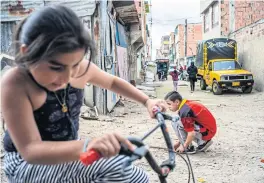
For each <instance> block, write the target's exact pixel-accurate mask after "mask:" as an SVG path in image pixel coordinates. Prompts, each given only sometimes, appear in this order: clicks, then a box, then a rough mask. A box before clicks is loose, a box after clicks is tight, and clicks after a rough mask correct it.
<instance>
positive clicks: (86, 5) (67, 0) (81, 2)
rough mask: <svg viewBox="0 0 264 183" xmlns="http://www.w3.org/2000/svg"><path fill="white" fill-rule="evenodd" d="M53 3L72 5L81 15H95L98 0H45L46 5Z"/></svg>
mask: <svg viewBox="0 0 264 183" xmlns="http://www.w3.org/2000/svg"><path fill="white" fill-rule="evenodd" d="M53 4H63V5H65V6H68V7H70V8H71V9H72V10H73V11H74V12H75V13H76V14H77V15H78V16H79V17H82V16H91V15H93V13H94V11H95V8H96V2H95V0H55V1H54V0H53V1H52V0H50V1H45V6H49V5H53Z"/></svg>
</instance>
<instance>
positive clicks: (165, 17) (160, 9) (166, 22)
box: [148, 0, 201, 59]
mask: <svg viewBox="0 0 264 183" xmlns="http://www.w3.org/2000/svg"><path fill="white" fill-rule="evenodd" d="M151 3H152V19H153V24H152V39H153V51H152V58H153V59H155V55H156V48H159V47H160V42H161V37H162V36H163V35H166V34H169V33H170V32H173V31H174V29H175V27H176V25H177V24H183V23H184V19H185V18H188V22H190V23H195V22H201V17H200V0H151ZM149 15H150V14H149ZM148 19H149V17H148ZM148 23H149V22H148Z"/></svg>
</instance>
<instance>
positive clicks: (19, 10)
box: [1, 0, 44, 22]
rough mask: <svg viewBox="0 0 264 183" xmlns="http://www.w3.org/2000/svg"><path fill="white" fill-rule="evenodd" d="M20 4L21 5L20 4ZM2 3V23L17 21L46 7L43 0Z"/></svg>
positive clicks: (11, 0)
mask: <svg viewBox="0 0 264 183" xmlns="http://www.w3.org/2000/svg"><path fill="white" fill-rule="evenodd" d="M19 2H20V3H19ZM19 2H18V1H14V0H9V1H1V22H6V21H9V22H10V21H17V20H21V19H23V18H24V17H25V16H27V15H29V14H30V13H31V12H32V11H35V10H38V9H41V8H42V7H43V6H44V1H43V0H35V1H28V0H21V1H19Z"/></svg>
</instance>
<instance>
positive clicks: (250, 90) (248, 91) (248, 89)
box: [242, 86, 253, 93]
mask: <svg viewBox="0 0 264 183" xmlns="http://www.w3.org/2000/svg"><path fill="white" fill-rule="evenodd" d="M252 89H253V87H252V86H246V87H243V88H242V92H243V93H251V92H252Z"/></svg>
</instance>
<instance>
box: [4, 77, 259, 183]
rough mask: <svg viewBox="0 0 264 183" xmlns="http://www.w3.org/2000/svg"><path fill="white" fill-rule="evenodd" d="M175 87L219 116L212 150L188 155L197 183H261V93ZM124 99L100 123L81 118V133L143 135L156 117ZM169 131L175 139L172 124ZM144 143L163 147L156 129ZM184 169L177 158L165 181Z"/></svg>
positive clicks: (181, 178) (181, 177)
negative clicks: (190, 89)
mask: <svg viewBox="0 0 264 183" xmlns="http://www.w3.org/2000/svg"><path fill="white" fill-rule="evenodd" d="M181 84H184V83H181ZM171 89H172V84H171V81H167V82H163V87H160V88H157V95H158V96H159V97H164V95H165V94H166V93H167V92H168V91H170V90H171ZM179 91H180V92H181V93H182V94H183V96H184V97H185V98H187V99H193V100H198V101H200V102H202V103H203V104H205V105H206V106H207V107H208V108H209V109H210V110H211V111H212V112H213V114H214V115H215V117H216V119H217V125H218V132H217V135H216V137H215V138H214V144H213V145H212V146H211V149H210V150H209V151H208V152H206V153H199V154H195V155H191V156H190V159H191V162H192V166H193V169H194V175H195V179H196V182H198V180H201V179H199V178H202V179H203V180H204V181H206V182H207V183H263V182H264V164H263V163H261V162H260V159H261V158H264V140H263V136H264V125H263V124H264V120H263V119H264V113H263V111H262V110H263V108H264V94H263V93H257V92H254V93H252V94H250V95H244V94H240V93H228V94H224V95H222V96H214V95H213V94H212V93H210V92H209V91H206V92H204V91H200V89H199V88H198V87H197V91H196V92H195V93H193V94H191V93H190V92H189V88H188V87H187V86H180V87H179ZM123 103H124V104H125V106H126V109H125V108H124V107H121V106H119V107H117V108H116V109H115V111H114V112H113V113H112V114H111V116H108V117H105V116H103V117H100V120H98V121H87V120H84V119H81V137H86V136H89V137H96V136H100V135H101V134H103V133H109V132H113V131H118V132H120V133H121V134H123V135H125V136H136V137H141V136H143V134H144V133H146V132H147V131H148V130H150V129H151V128H152V127H154V125H155V124H156V121H155V120H151V119H149V117H148V114H147V112H146V110H145V109H144V108H143V107H142V106H141V105H138V104H135V103H133V102H129V101H123ZM170 133H171V134H172V136H173V138H174V139H176V137H175V134H174V132H173V130H172V128H170ZM145 143H146V144H148V145H149V146H158V147H164V146H165V143H164V140H163V137H162V134H161V132H160V130H158V131H157V132H155V133H154V134H153V135H152V136H150V137H149V138H148V139H146V141H145ZM151 151H152V152H153V154H154V155H155V157H157V159H158V160H165V158H166V157H167V153H166V152H165V151H163V150H160V149H153V148H151ZM136 164H137V165H138V166H140V167H143V168H144V169H145V170H146V171H148V174H149V175H150V182H151V183H152V182H158V179H157V176H156V175H155V174H154V173H153V171H152V170H151V169H150V167H149V166H148V164H147V163H146V161H145V160H141V161H137V162H136ZM187 173H188V172H187V166H186V165H185V163H184V162H183V160H182V159H180V158H179V157H177V165H176V168H175V170H174V172H173V173H171V175H170V176H169V178H168V180H169V181H168V182H169V183H173V182H177V183H184V182H187V178H188V174H187ZM2 175H3V174H2Z"/></svg>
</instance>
